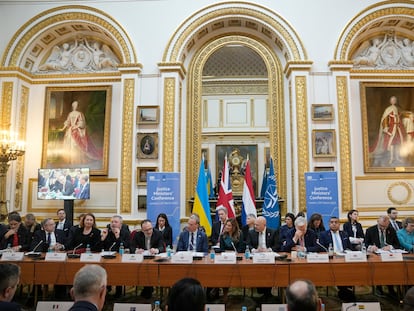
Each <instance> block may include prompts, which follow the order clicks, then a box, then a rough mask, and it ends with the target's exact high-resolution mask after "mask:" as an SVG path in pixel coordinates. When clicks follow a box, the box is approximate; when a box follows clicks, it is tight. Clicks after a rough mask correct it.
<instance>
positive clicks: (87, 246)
mask: <svg viewBox="0 0 414 311" xmlns="http://www.w3.org/2000/svg"><path fill="white" fill-rule="evenodd" d="M86 253H87V254H90V253H91V246H90V245H89V244H86Z"/></svg>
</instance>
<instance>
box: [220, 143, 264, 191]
mask: <svg viewBox="0 0 414 311" xmlns="http://www.w3.org/2000/svg"><path fill="white" fill-rule="evenodd" d="M226 154H227V159H228V161H229V167H230V179H231V180H232V191H233V195H235V196H239V195H242V193H243V183H242V182H240V183H238V182H237V181H238V180H243V181H244V172H245V168H246V160H247V155H249V160H250V170H251V173H252V181H253V191H254V193H255V194H256V196H257V176H258V174H257V163H258V162H257V145H216V176H217V177H219V176H220V172H221V171H222V169H223V164H224V157H225V155H226ZM238 176H240V177H241V179H239V178H238Z"/></svg>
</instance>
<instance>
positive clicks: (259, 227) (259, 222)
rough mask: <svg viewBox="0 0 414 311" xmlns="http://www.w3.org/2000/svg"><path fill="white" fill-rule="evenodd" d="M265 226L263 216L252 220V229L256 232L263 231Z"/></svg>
mask: <svg viewBox="0 0 414 311" xmlns="http://www.w3.org/2000/svg"><path fill="white" fill-rule="evenodd" d="M265 228H266V218H264V217H263V216H259V217H257V218H256V220H255V222H254V229H255V230H256V231H257V232H263V230H264V229H265Z"/></svg>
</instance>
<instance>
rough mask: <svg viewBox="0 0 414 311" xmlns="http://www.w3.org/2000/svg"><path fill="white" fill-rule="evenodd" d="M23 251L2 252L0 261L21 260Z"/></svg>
mask: <svg viewBox="0 0 414 311" xmlns="http://www.w3.org/2000/svg"><path fill="white" fill-rule="evenodd" d="M23 257H24V253H23V252H4V253H3V255H2V256H1V260H2V261H17V260H23Z"/></svg>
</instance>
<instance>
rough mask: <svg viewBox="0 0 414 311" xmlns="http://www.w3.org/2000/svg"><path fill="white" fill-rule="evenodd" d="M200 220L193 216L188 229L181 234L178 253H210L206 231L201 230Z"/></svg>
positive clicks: (189, 220)
mask: <svg viewBox="0 0 414 311" xmlns="http://www.w3.org/2000/svg"><path fill="white" fill-rule="evenodd" d="M199 227H200V218H199V217H198V215H196V214H191V215H190V218H189V219H188V222H187V228H186V229H185V230H183V232H181V233H180V236H179V238H178V244H177V251H195V252H203V253H207V252H208V239H207V235H206V233H205V232H204V231H201V230H200V228H199Z"/></svg>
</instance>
